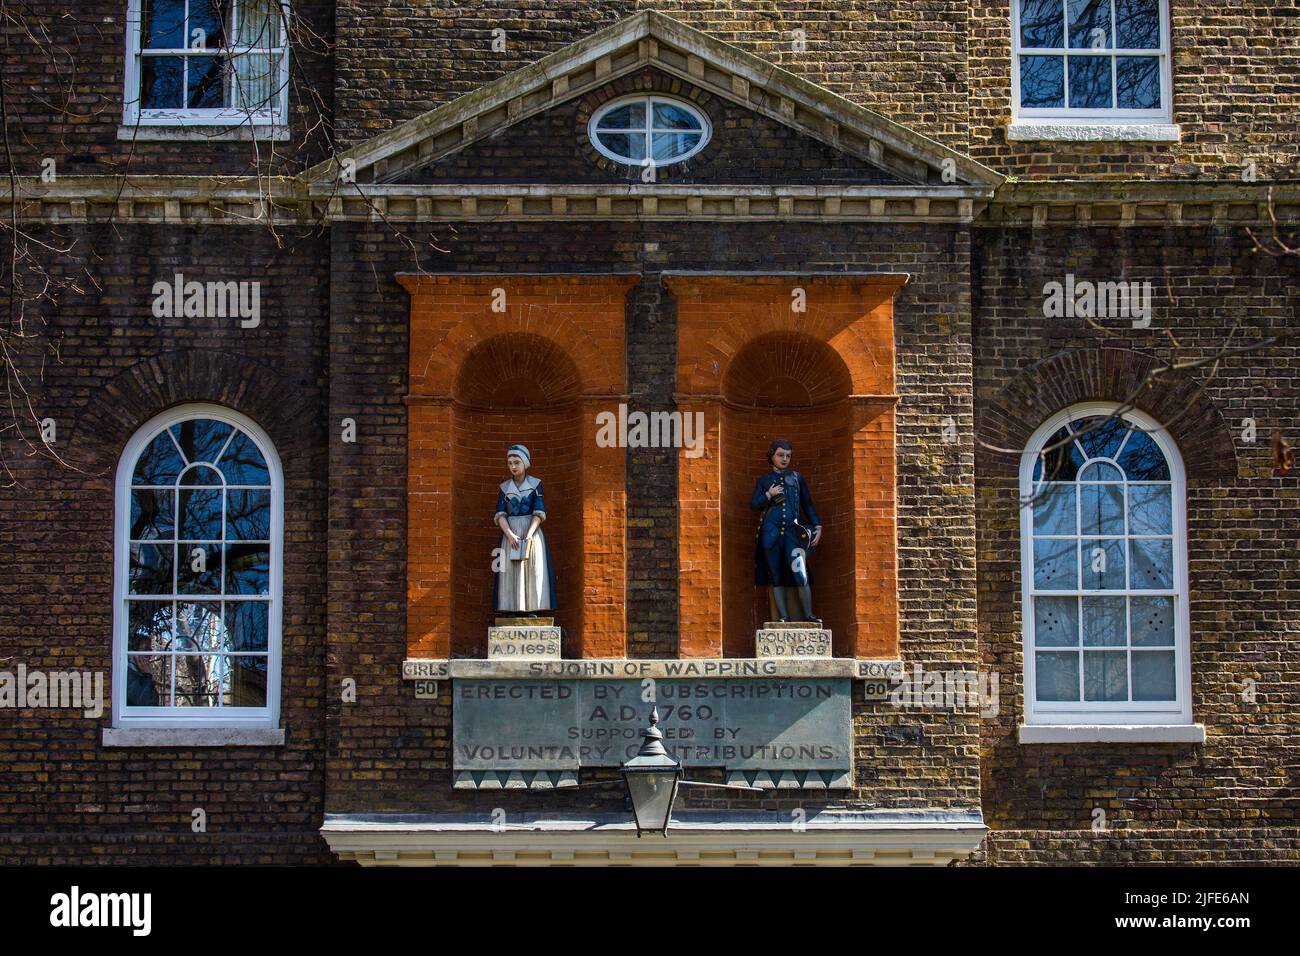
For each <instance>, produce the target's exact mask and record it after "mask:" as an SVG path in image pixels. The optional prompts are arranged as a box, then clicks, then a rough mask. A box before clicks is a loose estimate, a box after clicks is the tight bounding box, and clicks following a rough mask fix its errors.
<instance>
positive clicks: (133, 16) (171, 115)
mask: <svg viewBox="0 0 1300 956" xmlns="http://www.w3.org/2000/svg"><path fill="white" fill-rule="evenodd" d="M235 2H238V0H235ZM280 9H281V11H282V16H281V17H280V45H279V46H278V47H257V48H252V49H250V50H247V51H245V50H244V49H243V48H241V49H240V50H239V51H238V52H240V53H244V52H251V53H279V54H280V75H279V78H278V82H279V86H278V88H277V91H276V95H275V98H274V100H273V102H274V106H273V107H272V108H270V109H263V110H243V109H237V108H235V107H221V108H220V109H189V108H186V107H182V108H181V109H162V110H159V109H149V110H146V109H141V108H140V101H141V90H140V83H141V80H142V73H143V71H142V70H141V63H140V61H141V59H142V57H143V56H144V55H145V54H143V53H142V51H141V46H140V44H141V31H142V29H143V26H144V15H143V2H142V0H128V2H127V14H126V82H125V86H124V93H123V98H122V104H123V107H122V125H123V126H124V127H136V126H172V127H221V128H228V127H236V126H251V127H282V126H285V125H286V124H287V122H288V116H289V16H290V10H289V0H280ZM227 31H229V27H227ZM184 35H185V36H186V37H187V38H188V37H189V35H190V34H189V23H188V21H187V22H186V25H185V28H184ZM217 52H219V51H215V50H214V51H211V52H209V53H202V54H196V53H195V52H194V51H191V50H180V49H173V50H165V51H158V52H151V53H150V54H148V55H150V56H157V55H164V56H196V55H198V56H212V55H215V54H216V53H217ZM220 52H227V53H229V52H230V50H228V49H227V48H222V51H220Z"/></svg>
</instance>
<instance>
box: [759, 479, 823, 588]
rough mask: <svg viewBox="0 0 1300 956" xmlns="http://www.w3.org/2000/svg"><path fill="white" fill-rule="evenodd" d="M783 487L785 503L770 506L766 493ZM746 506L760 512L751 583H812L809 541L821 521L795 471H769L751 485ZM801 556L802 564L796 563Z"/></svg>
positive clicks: (804, 584) (783, 584)
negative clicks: (752, 486) (771, 489)
mask: <svg viewBox="0 0 1300 956" xmlns="http://www.w3.org/2000/svg"><path fill="white" fill-rule="evenodd" d="M777 484H780V485H783V487H784V489H785V500H784V501H782V502H781V503H779V504H776V503H773V502H772V500H771V499H769V498H768V497H767V489H769V488H771V487H772V486H773V485H777ZM749 506H750V507H751V508H753V509H754V510H755V511H762V512H763V519H762V521H760V522H759V525H758V535H757V538H756V540H755V541H754V583H755V584H760V585H774V586H777V587H805V586H807V585H810V584H811V583H812V578H811V577H810V575H809V573H808V563H807V557H808V556H809V555H810V554H811V553H812V547H811V546H810V545H809V541H810V540H811V538H812V532H813V529H814V528H819V527H821V519H820V518H818V517H817V512H816V510H815V509H814V508H813V502H812V494H811V493H810V492H809V491H808V482H806V481H804V477H803V475H801V474H799V472H797V471H775V470H774V471H769V472H768V473H767V474H766V475H763V476H762V477H760V478H759V479H758V482H757V483H756V484H755V485H754V497H753V499H751V501H750V503H749ZM800 554H802V557H803V560H796V559H797V558H798V557H799V556H800Z"/></svg>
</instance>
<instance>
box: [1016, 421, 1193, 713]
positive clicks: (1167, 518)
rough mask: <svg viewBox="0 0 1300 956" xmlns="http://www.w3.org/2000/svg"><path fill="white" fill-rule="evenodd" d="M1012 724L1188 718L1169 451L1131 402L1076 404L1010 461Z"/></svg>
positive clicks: (1179, 539) (1181, 526)
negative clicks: (1016, 573) (1014, 560)
mask: <svg viewBox="0 0 1300 956" xmlns="http://www.w3.org/2000/svg"><path fill="white" fill-rule="evenodd" d="M1020 489H1021V501H1022V507H1021V512H1020V514H1021V519H1020V520H1021V542H1022V545H1021V553H1022V570H1023V582H1024V584H1023V595H1024V603H1023V619H1024V640H1025V722H1026V724H1189V723H1190V722H1191V664H1190V654H1189V646H1188V644H1189V641H1188V614H1187V540H1186V531H1185V526H1186V519H1185V514H1184V511H1185V502H1184V478H1183V468H1182V462H1181V459H1180V458H1179V456H1178V451H1177V449H1176V448H1175V447H1174V444H1173V442H1172V441H1171V440H1170V439H1169V436H1168V434H1167V433H1166V432H1165V431H1163V430H1162V429H1161V428H1160V427H1159V425H1158V424H1157V423H1156V422H1154V421H1152V420H1151V419H1149V418H1147V417H1146V416H1145V415H1142V414H1141V413H1139V412H1125V413H1123V414H1120V413H1119V412H1118V411H1117V409H1116V406H1114V405H1105V404H1089V405H1078V406H1075V407H1073V408H1070V409H1067V410H1066V411H1064V412H1061V413H1060V414H1058V415H1056V416H1054V417H1053V418H1052V419H1050V420H1049V421H1047V422H1046V423H1044V425H1043V426H1042V427H1041V428H1039V429H1038V431H1037V432H1036V433H1035V434H1034V436H1033V438H1032V439H1031V440H1030V442H1029V446H1028V447H1027V449H1026V450H1025V455H1024V458H1023V459H1022V461H1021V469H1020Z"/></svg>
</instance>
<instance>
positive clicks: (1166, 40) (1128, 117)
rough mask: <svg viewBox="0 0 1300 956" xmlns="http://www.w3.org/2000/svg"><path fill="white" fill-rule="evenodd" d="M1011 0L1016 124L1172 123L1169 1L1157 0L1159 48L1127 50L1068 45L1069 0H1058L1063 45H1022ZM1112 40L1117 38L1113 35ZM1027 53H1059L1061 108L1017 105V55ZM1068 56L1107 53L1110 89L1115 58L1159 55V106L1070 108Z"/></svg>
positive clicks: (1015, 4) (1015, 5)
mask: <svg viewBox="0 0 1300 956" xmlns="http://www.w3.org/2000/svg"><path fill="white" fill-rule="evenodd" d="M1010 2H1011V117H1012V119H1013V120H1014V121H1015V122H1016V123H1017V124H1024V125H1029V124H1033V123H1035V122H1041V123H1044V124H1061V123H1062V122H1064V121H1068V122H1070V123H1076V124H1080V125H1085V124H1145V125H1160V124H1168V123H1172V122H1173V70H1172V67H1171V66H1170V33H1169V0H1157V2H1158V4H1159V7H1160V47H1159V49H1146V50H1142V49H1128V48H1122V47H1107V48H1102V49H1098V50H1091V49H1089V48H1078V49H1076V48H1071V47H1069V45H1068V44H1069V42H1070V24H1069V19H1068V17H1069V6H1068V2H1069V0H1060V3H1061V9H1062V12H1063V16H1064V18H1065V20H1064V25H1063V30H1064V33H1063V35H1062V37H1061V42H1062V43H1063V44H1066V46H1064V47H1060V48H1056V47H1021V45H1020V3H1021V0H1010ZM1110 3H1111V31H1112V33H1114V23H1115V0H1110ZM1114 39H1118V38H1117V37H1115V38H1114ZM1022 54H1023V55H1026V56H1036V55H1041V56H1061V57H1062V58H1063V59H1062V63H1063V69H1064V73H1065V76H1064V90H1065V98H1064V100H1063V101H1062V102H1063V104H1064V105H1063V106H1060V107H1050V108H1045V107H1030V108H1023V107H1021V105H1020V57H1021V55H1022ZM1069 56H1108V57H1110V58H1111V89H1112V90H1116V76H1115V73H1116V70H1117V69H1118V67H1117V65H1116V64H1117V60H1116V58H1117V57H1121V56H1146V57H1150V56H1159V58H1160V108H1159V109H1154V110H1134V109H1119V108H1118V107H1112V108H1110V109H1095V108H1093V109H1082V108H1073V109H1072V108H1071V107H1070V105H1069V104H1070V67H1069V63H1068V62H1067V61H1065V59H1064V58H1065V57H1069Z"/></svg>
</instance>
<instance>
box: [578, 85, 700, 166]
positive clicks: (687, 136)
mask: <svg viewBox="0 0 1300 956" xmlns="http://www.w3.org/2000/svg"><path fill="white" fill-rule="evenodd" d="M588 132H589V133H590V135H591V142H592V143H593V144H594V145H595V147H596V149H597V150H599V151H600V153H601V155H602V156H607V157H608V158H610V159H612V160H615V161H616V162H619V163H623V164H625V165H628V166H667V165H669V164H670V163H680V162H681V161H682V160H684V159H689V158H690V157H691V156H694V155H695V154H696V153H698V152H699V151H700V150H701V149H703V148H704V145H705V144H706V143H707V142H708V141H709V132H710V130H709V121H708V120H707V119H706V118H705V116H704V114H703V113H701V112H700V111H699V110H697V109H696V108H695V107H694V106H690V105H688V104H686V103H683V102H681V101H680V100H671V99H667V98H665V97H662V96H633V97H625V98H623V99H619V100H614V101H613V102H612V103H606V104H605V105H604V106H602V107H601V108H600V109H599V110H598V111H597V112H596V115H595V116H593V117H592V118H591V124H590V126H589V128H588Z"/></svg>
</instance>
